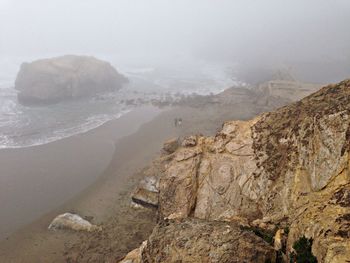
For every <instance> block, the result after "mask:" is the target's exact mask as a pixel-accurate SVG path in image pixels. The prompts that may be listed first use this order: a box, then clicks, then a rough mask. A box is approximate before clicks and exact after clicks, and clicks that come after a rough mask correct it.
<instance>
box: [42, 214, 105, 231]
mask: <svg viewBox="0 0 350 263" xmlns="http://www.w3.org/2000/svg"><path fill="white" fill-rule="evenodd" d="M48 228H49V229H50V230H57V229H70V230H75V231H88V232H92V231H96V230H97V231H98V230H101V227H99V226H96V225H93V224H91V223H90V222H89V221H87V220H85V219H83V218H81V217H80V216H79V215H76V214H71V213H64V214H61V215H59V216H57V217H56V218H55V219H54V220H53V221H52V222H51V224H50V225H49V227H48Z"/></svg>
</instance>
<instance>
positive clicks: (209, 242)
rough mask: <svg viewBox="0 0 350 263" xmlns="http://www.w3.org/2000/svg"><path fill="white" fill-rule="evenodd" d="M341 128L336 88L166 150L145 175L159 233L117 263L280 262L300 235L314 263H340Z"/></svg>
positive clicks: (343, 242) (342, 98)
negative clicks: (309, 250)
mask: <svg viewBox="0 0 350 263" xmlns="http://www.w3.org/2000/svg"><path fill="white" fill-rule="evenodd" d="M349 123H350V81H343V82H341V83H339V84H336V85H329V86H326V87H324V88H322V89H321V90H320V91H318V92H316V93H314V94H312V95H310V96H308V97H306V98H304V99H302V100H300V101H298V102H296V103H293V104H291V105H289V106H286V107H283V108H280V109H278V110H276V111H274V112H269V113H266V114H263V115H260V116H258V117H257V118H255V119H253V120H250V121H229V122H226V123H224V125H223V127H222V130H221V131H220V132H218V133H217V134H216V135H215V136H212V137H205V136H200V135H197V136H191V137H189V138H185V139H184V140H182V141H180V140H173V141H169V142H167V144H166V147H165V150H164V154H163V156H161V157H160V158H159V160H157V161H156V162H155V166H156V167H152V168H151V169H150V172H148V174H149V176H150V177H151V178H152V182H153V184H152V187H151V191H152V205H153V206H158V211H159V224H158V226H157V227H156V228H155V229H154V231H153V233H152V235H151V236H150V237H149V239H148V240H147V241H146V242H144V244H143V246H142V247H141V248H139V249H137V250H135V251H133V252H132V253H131V254H130V255H128V256H127V257H126V259H125V260H124V262H283V261H287V260H288V259H289V258H291V257H292V255H293V254H295V253H296V251H295V249H296V247H295V246H294V244H296V242H297V241H298V240H300V238H302V237H304V236H305V237H306V238H307V239H309V240H311V244H312V247H311V252H312V253H313V254H314V255H315V256H316V257H317V260H318V262H326V263H335V262H350V183H349V182H350V174H349V150H350V125H349ZM169 149H170V150H169ZM152 171H153V174H152ZM139 188H142V189H143V191H146V192H147V191H149V190H150V189H149V187H147V185H146V186H145V184H143V185H141V186H140V187H139ZM138 190H139V189H138ZM137 192H138V193H140V191H136V192H135V193H137ZM155 193H156V195H157V196H158V198H155V197H154V194H155ZM143 196H144V197H145V198H144V199H142V196H141V197H140V196H137V195H136V196H134V201H137V200H139V199H142V202H144V203H145V202H146V203H147V196H146V195H143ZM155 200H156V201H155ZM273 248H274V249H275V250H273ZM127 260H128V261H127ZM307 262H309V261H307ZM310 262H311V261H310Z"/></svg>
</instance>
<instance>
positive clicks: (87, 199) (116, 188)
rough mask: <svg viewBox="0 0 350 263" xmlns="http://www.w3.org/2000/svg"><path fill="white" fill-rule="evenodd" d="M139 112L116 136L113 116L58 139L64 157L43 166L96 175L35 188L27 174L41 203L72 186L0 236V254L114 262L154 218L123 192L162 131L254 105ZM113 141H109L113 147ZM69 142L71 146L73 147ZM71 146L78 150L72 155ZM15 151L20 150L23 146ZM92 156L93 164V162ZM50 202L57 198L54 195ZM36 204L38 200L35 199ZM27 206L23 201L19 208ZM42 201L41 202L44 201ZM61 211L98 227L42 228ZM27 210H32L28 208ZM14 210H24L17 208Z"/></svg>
mask: <svg viewBox="0 0 350 263" xmlns="http://www.w3.org/2000/svg"><path fill="white" fill-rule="evenodd" d="M153 110H154V109H153ZM152 112H153V111H152ZM142 113H145V112H142ZM153 113H154V112H153ZM146 115H148V120H149V121H148V122H146V121H145V122H144V124H143V125H141V126H140V127H139V129H138V130H137V131H136V132H135V133H133V134H131V135H128V136H126V137H123V138H120V137H119V136H117V135H116V131H118V129H117V128H116V127H114V125H116V124H113V123H109V124H107V125H104V126H102V127H100V128H99V131H97V130H94V131H91V132H90V133H87V134H85V135H79V136H77V137H76V138H70V140H68V141H67V142H66V144H68V146H66V147H68V148H69V149H71V151H72V152H71V153H70V154H65V155H64V156H63V157H62V158H64V160H61V161H60V160H57V161H58V162H59V164H56V165H55V166H54V167H48V168H47V169H49V168H51V169H67V168H66V167H67V165H68V167H69V166H74V167H77V170H78V171H79V173H78V174H79V175H77V176H78V177H79V176H83V177H86V178H84V179H83V181H84V182H86V184H89V183H90V184H91V183H92V182H94V180H96V178H98V180H97V181H96V182H94V183H93V184H91V185H90V186H89V187H87V188H85V190H81V189H78V187H77V185H75V186H74V184H76V180H79V178H75V179H74V178H70V176H68V175H67V174H64V175H62V176H63V177H61V179H59V177H55V178H58V179H59V180H57V182H58V183H60V185H58V184H57V185H55V187H53V188H52V189H45V190H42V187H43V185H45V184H41V183H40V179H41V178H40V177H38V178H36V179H33V185H34V186H35V185H36V184H35V180H39V182H38V183H39V185H38V186H37V187H36V189H37V190H38V191H39V190H40V191H43V192H41V196H42V198H43V199H40V195H38V196H39V197H37V200H36V202H38V203H42V202H43V203H46V202H47V201H46V199H44V197H46V198H47V195H51V193H55V195H56V196H59V195H60V193H61V192H62V191H63V192H66V191H67V192H69V194H70V197H72V196H74V194H75V197H73V198H70V199H69V196H68V194H67V193H65V194H61V196H64V197H65V198H66V197H67V199H69V200H68V201H67V202H65V203H64V204H63V205H62V206H60V207H58V208H56V209H54V210H51V212H49V213H47V214H45V215H44V216H42V217H41V218H40V219H38V220H36V221H34V222H33V223H30V224H28V225H26V226H24V227H23V228H22V229H20V230H18V231H17V232H16V233H14V234H12V235H11V236H9V237H8V238H7V239H6V240H4V241H2V242H0V259H1V260H0V262H28V263H30V262H67V255H68V256H69V258H76V259H77V260H76V262H115V261H116V260H118V259H120V258H122V256H123V255H125V253H127V252H128V251H129V250H131V249H133V248H135V247H137V246H138V245H139V244H140V242H142V241H143V240H144V239H146V238H147V236H148V235H149V233H150V231H151V230H152V228H153V226H154V224H155V219H156V216H155V214H154V211H151V210H138V211H137V210H135V209H132V208H131V207H130V198H129V193H130V191H131V190H132V189H133V187H134V186H135V185H136V184H137V182H138V180H139V179H140V177H141V176H142V173H141V172H140V171H141V170H142V168H144V167H145V166H147V165H148V164H150V163H151V161H152V159H154V158H155V157H156V156H157V155H158V154H159V152H160V149H161V147H162V144H163V142H164V141H165V140H166V139H168V138H172V137H177V136H185V135H189V134H193V133H204V134H214V133H215V131H217V130H218V129H219V128H220V126H221V124H222V122H223V121H225V120H231V119H248V118H250V117H252V116H254V115H255V113H254V112H250V111H247V110H243V108H242V107H241V106H240V105H238V104H237V105H236V106H235V107H232V106H230V107H229V108H226V109H223V107H222V106H220V107H217V108H215V107H210V108H206V109H201V108H199V109H194V108H190V107H181V108H175V109H170V110H165V111H163V112H162V113H160V114H159V115H157V116H156V117H154V116H155V115H156V114H153V115H152V114H146ZM150 115H152V116H153V117H154V118H152V117H150ZM176 117H181V118H182V119H183V124H182V125H181V127H174V118H176ZM151 119H152V120H151ZM143 120H146V119H145V118H144V119H143ZM132 121H136V120H135V119H134V120H132V119H131V117H129V118H128V119H125V120H124V125H128V123H129V122H132ZM136 127H137V125H135V124H134V128H135V130H136V129H137V128H136ZM108 136H111V137H108ZM113 136H116V137H113ZM81 137H83V138H81ZM107 138H108V139H107ZM118 138H120V139H118ZM115 141H117V143H116V144H115V148H114V147H113V145H114V143H115ZM57 143H58V144H59V143H62V142H57ZM86 143H88V144H89V145H90V147H89V148H85V147H87V146H85V144H86ZM73 145H75V146H74V147H73ZM46 147H47V146H44V147H43V148H46ZM57 147H60V146H58V145H57V146H54V147H52V149H51V151H55V152H60V151H63V149H61V150H58V148H57ZM62 147H63V146H62ZM109 149H110V150H109ZM112 151H114V153H113V156H112V157H111V156H109V154H108V153H110V152H112ZM79 154H81V156H82V157H78V156H79ZM22 158H25V155H24V154H23V155H22ZM31 158H33V159H32V160H31V161H32V162H34V163H35V167H42V166H43V165H42V164H41V163H40V162H39V160H38V157H36V156H31ZM76 158H78V159H80V158H83V160H82V161H80V162H79V165H78V164H76V162H77V161H75V160H74V159H76ZM55 159H58V157H56V158H55ZM102 159H104V160H102ZM97 160H98V161H97ZM2 161H3V160H2ZM106 163H109V164H108V167H107V168H106V169H105V170H104V171H103V172H101V170H103V166H104V164H106ZM97 164H99V165H100V166H98V167H97ZM31 165H32V164H31V162H30V160H28V162H26V163H25V165H24V164H23V165H21V167H22V169H23V170H26V169H32V168H30V166H31ZM39 165H40V166H39ZM75 165H76V166H75ZM62 166H63V168H62ZM52 172H53V171H52ZM55 174H57V176H58V174H62V172H57V171H56V170H55ZM34 178H35V177H34ZM47 180H49V179H47ZM50 180H51V179H50ZM61 180H62V182H61ZM29 182H31V181H29ZM44 182H45V181H44ZM40 184H41V185H40ZM23 186H24V185H23ZM74 188H75V189H74ZM24 190H25V189H24ZM25 191H26V194H25V196H30V195H31V194H33V193H34V195H35V196H37V193H36V192H35V191H34V192H33V191H28V190H25ZM79 192H80V193H79ZM39 193H40V192H39ZM19 194H21V192H19ZM31 198H32V197H31ZM61 201H63V200H61ZM50 202H51V201H50ZM57 204H58V205H59V202H57ZM37 205H38V206H39V204H37ZM32 209H33V208H32ZM32 209H31V208H30V207H28V209H26V211H31V210H32ZM46 209H47V210H49V207H46ZM41 211H43V210H41ZM67 211H70V212H76V213H78V214H80V215H81V216H83V217H88V218H90V219H91V220H92V222H93V223H95V224H100V225H102V227H104V229H106V231H103V232H102V233H99V234H98V233H97V234H84V233H73V232H69V231H68V232H67V231H57V232H51V231H48V230H47V226H48V224H49V223H50V221H51V220H52V219H53V218H54V217H55V216H56V215H57V214H59V213H62V212H67ZM34 213H37V215H38V212H37V211H36V210H35V211H34ZM22 214H23V216H27V215H26V214H25V213H22Z"/></svg>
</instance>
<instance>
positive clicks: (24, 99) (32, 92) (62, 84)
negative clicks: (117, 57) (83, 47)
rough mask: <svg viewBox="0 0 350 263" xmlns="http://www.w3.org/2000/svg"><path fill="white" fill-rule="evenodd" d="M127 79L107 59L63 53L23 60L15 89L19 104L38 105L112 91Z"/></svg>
mask: <svg viewBox="0 0 350 263" xmlns="http://www.w3.org/2000/svg"><path fill="white" fill-rule="evenodd" d="M127 82H128V80H127V78H126V77H124V76H123V75H121V74H119V73H118V72H117V70H116V69H115V68H114V67H113V66H111V64H109V63H108V62H105V61H102V60H99V59H96V58H94V57H88V56H75V55H66V56H61V57H56V58H50V59H41V60H37V61H34V62H31V63H23V64H22V65H21V68H20V71H19V73H18V75H17V78H16V82H15V88H16V89H17V90H18V91H19V93H18V101H19V102H20V103H21V104H25V105H40V104H53V103H57V102H60V101H63V100H67V99H75V98H81V97H87V96H93V95H95V94H97V93H100V92H110V91H116V90H118V89H120V88H122V86H123V84H125V83H127Z"/></svg>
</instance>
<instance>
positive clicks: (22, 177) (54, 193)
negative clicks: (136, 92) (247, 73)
mask: <svg viewBox="0 0 350 263" xmlns="http://www.w3.org/2000/svg"><path fill="white" fill-rule="evenodd" d="M160 112H161V110H160V109H158V108H156V107H152V106H147V107H140V108H136V109H135V110H133V111H131V112H129V113H126V114H124V115H123V116H121V117H120V118H118V119H115V120H111V121H108V122H106V123H104V124H102V125H100V126H98V127H97V128H94V129H91V130H89V131H86V132H83V133H80V134H76V135H72V136H69V137H66V138H62V139H59V140H56V141H53V142H49V143H46V144H42V145H34V146H29V147H23V148H6V149H0V174H1V177H0V200H2V201H1V203H0V209H1V211H2V217H1V219H0V221H1V222H0V225H1V228H0V241H1V240H3V239H5V238H6V237H7V236H8V235H11V233H13V232H15V231H16V230H18V229H19V228H21V227H23V226H25V225H26V224H29V223H31V222H32V221H35V220H36V219H38V218H40V217H41V216H43V215H44V214H45V213H48V212H49V211H51V210H53V209H55V208H57V207H59V206H61V205H62V204H63V203H65V202H67V201H68V200H69V199H71V198H73V197H74V196H76V195H77V194H79V193H80V192H81V191H83V190H84V189H85V188H87V187H88V186H89V185H91V184H93V183H94V182H95V181H96V180H98V178H99V176H100V175H101V174H102V173H103V172H104V170H105V169H106V168H107V167H108V165H109V163H110V162H111V160H112V158H113V154H114V151H115V143H116V142H117V141H118V140H119V139H121V138H122V137H124V136H127V135H130V134H132V133H134V132H135V131H136V130H137V129H138V128H139V127H140V126H141V125H142V124H143V123H145V122H147V121H149V120H151V119H152V118H154V117H155V116H156V115H158V114H159V113H160Z"/></svg>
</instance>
